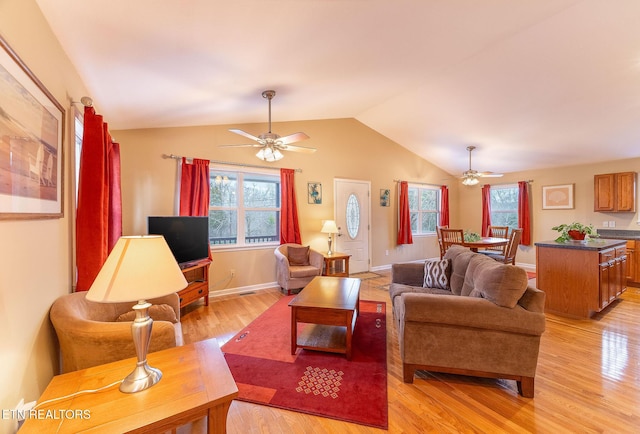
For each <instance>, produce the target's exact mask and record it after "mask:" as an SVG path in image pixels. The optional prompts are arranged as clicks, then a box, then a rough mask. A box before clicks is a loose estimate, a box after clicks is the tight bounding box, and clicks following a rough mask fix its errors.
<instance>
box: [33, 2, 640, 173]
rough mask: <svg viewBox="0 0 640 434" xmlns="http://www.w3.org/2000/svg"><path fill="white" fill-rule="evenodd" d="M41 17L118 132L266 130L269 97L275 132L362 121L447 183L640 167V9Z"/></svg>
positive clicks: (144, 12)
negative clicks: (626, 163)
mask: <svg viewBox="0 0 640 434" xmlns="http://www.w3.org/2000/svg"><path fill="white" fill-rule="evenodd" d="M36 2H37V3H38V5H39V6H40V8H41V9H42V11H43V13H44V15H45V17H46V19H47V20H48V22H49V23H50V25H51V27H52V29H53V31H54V33H55V34H56V36H57V37H58V39H59V40H60V42H61V45H62V46H63V47H64V49H65V51H66V53H67V55H68V56H69V58H70V59H71V61H72V63H73V64H74V65H75V66H76V68H77V70H78V72H79V74H80V75H81V77H82V79H83V81H84V82H85V84H86V86H87V87H88V89H89V91H90V94H91V95H90V96H91V97H92V98H93V100H94V101H95V106H96V108H97V109H98V111H99V112H100V113H102V114H104V115H105V117H106V118H107V119H108V120H109V124H110V127H111V128H112V129H131V128H150V127H164V126H188V125H212V124H234V123H239V124H240V123H266V120H267V119H266V117H267V111H266V108H267V105H266V101H265V100H264V99H263V98H262V97H261V92H262V91H263V90H265V89H275V90H276V92H277V95H276V97H275V98H274V100H273V103H272V105H273V114H272V117H273V121H274V122H278V121H295V120H309V119H332V118H345V117H353V118H356V119H358V120H359V121H361V122H362V123H364V124H366V125H368V126H369V127H371V128H373V129H374V130H376V131H378V132H379V133H381V134H383V135H385V136H387V137H389V138H390V139H392V140H394V141H396V142H397V143H399V144H400V145H402V146H404V147H406V148H408V149H410V150H411V151H413V152H415V153H416V154H418V155H420V156H422V157H424V158H425V159H427V160H429V161H431V162H432V163H434V164H436V165H437V166H439V167H441V168H443V169H444V170H446V171H447V172H449V173H451V174H460V173H461V172H463V171H464V170H466V169H467V168H468V153H467V151H466V147H467V146H468V145H475V146H476V147H477V150H476V151H474V156H473V166H474V169H478V170H481V171H482V170H491V171H495V172H514V171H523V170H529V169H540V168H550V167H558V166H565V165H569V164H582V163H593V162H597V161H602V160H616V159H624V158H630V157H640V146H639V143H640V1H638V0H615V1H610V0H482V1H477V0H393V1H391V0H232V1H229V0H189V1H184V0H162V1H157V0H134V1H132V0H83V1H77V0H36ZM76 97H77V98H79V97H80V96H76ZM250 132H251V133H252V134H260V133H262V132H264V131H250ZM293 132H294V131H282V132H280V131H279V133H280V134H282V135H286V134H290V133H293ZM232 141H234V142H235V143H244V142H246V140H245V139H243V138H241V137H240V136H235V135H233V134H230V142H232ZM305 146H314V144H313V137H312V138H311V140H309V141H307V142H305Z"/></svg>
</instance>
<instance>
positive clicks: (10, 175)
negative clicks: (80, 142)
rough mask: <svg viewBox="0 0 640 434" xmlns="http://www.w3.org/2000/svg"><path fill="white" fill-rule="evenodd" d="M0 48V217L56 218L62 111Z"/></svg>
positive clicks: (9, 53)
mask: <svg viewBox="0 0 640 434" xmlns="http://www.w3.org/2000/svg"><path fill="white" fill-rule="evenodd" d="M0 46H1V48H0V95H2V98H1V99H0V219H5V220H6V219H38V218H61V217H62V216H63V189H64V183H63V162H64V158H63V149H62V145H63V142H62V140H63V137H64V109H63V108H62V106H61V105H60V103H59V102H58V101H56V99H55V98H54V97H53V95H51V93H50V92H49V91H48V90H47V89H46V88H45V87H44V85H43V84H42V83H41V82H40V81H39V80H38V79H37V77H36V76H35V75H34V74H33V73H32V72H31V70H30V69H29V68H27V66H26V65H25V64H24V62H22V60H21V59H20V58H19V57H18V55H17V54H16V53H15V52H14V51H13V50H12V49H11V47H9V45H8V44H7V43H6V41H5V40H4V39H2V38H1V37H0Z"/></svg>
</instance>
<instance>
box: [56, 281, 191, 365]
mask: <svg viewBox="0 0 640 434" xmlns="http://www.w3.org/2000/svg"><path fill="white" fill-rule="evenodd" d="M148 301H149V303H151V304H152V306H151V308H150V309H149V315H150V316H151V318H152V319H153V320H154V322H153V329H152V332H151V342H150V343H149V352H150V353H151V352H154V351H160V350H163V349H165V348H171V347H175V346H179V345H182V342H183V341H182V328H181V325H180V301H179V298H178V294H175V293H174V294H170V295H167V296H164V297H159V298H155V299H151V300H148ZM134 304H135V303H132V302H127V303H96V302H93V301H89V300H87V299H86V292H75V293H73V294H68V295H63V296H62V297H59V298H58V299H57V300H56V301H55V302H54V303H53V305H52V306H51V310H50V312H49V318H50V319H51V322H52V323H53V327H54V328H55V330H56V334H57V336H58V341H59V342H60V353H61V356H62V357H61V359H62V369H61V372H63V373H65V372H71V371H77V370H80V369H85V368H90V367H92V366H97V365H102V364H104V363H109V362H114V361H116V360H122V359H126V358H129V357H135V355H136V352H135V348H134V344H133V337H132V336H131V322H132V321H133V319H134V318H135V313H134V312H133V310H132V307H133V305H134Z"/></svg>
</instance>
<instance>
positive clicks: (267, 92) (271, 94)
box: [262, 90, 276, 134]
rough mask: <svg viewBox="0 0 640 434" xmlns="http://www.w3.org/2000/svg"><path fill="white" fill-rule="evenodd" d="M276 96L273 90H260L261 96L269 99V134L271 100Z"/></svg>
mask: <svg viewBox="0 0 640 434" xmlns="http://www.w3.org/2000/svg"><path fill="white" fill-rule="evenodd" d="M274 96H276V91H275V90H265V91H264V92H262V97H263V98H266V99H268V100H269V134H271V100H272V99H273V97H274Z"/></svg>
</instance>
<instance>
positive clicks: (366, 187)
mask: <svg viewBox="0 0 640 434" xmlns="http://www.w3.org/2000/svg"><path fill="white" fill-rule="evenodd" d="M370 190H371V183H370V182H369V181H354V180H351V179H336V180H334V197H335V208H336V209H335V221H336V225H337V226H338V229H339V230H340V232H339V234H338V236H337V237H336V242H337V244H336V246H335V248H334V250H335V251H337V252H341V253H346V254H349V255H351V258H350V259H349V272H350V273H352V274H353V273H362V272H365V271H369V262H370V261H369V255H370V253H369V228H370V225H369V214H370V211H371V202H370V199H369V198H370V194H369V192H370Z"/></svg>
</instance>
